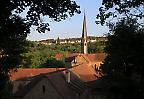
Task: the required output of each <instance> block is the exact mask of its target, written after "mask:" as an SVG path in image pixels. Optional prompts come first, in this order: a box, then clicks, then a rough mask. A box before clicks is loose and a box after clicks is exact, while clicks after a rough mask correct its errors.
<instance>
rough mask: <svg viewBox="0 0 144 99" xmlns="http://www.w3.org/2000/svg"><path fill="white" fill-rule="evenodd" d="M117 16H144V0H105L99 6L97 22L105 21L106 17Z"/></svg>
mask: <svg viewBox="0 0 144 99" xmlns="http://www.w3.org/2000/svg"><path fill="white" fill-rule="evenodd" d="M110 17H111V19H113V18H115V17H123V18H124V17H126V18H132V19H133V18H137V19H143V18H144V0H103V1H102V6H101V7H100V8H99V14H98V15H97V19H100V20H98V21H96V23H101V24H102V25H103V24H104V23H105V21H106V19H108V18H110Z"/></svg>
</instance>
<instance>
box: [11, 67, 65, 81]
mask: <svg viewBox="0 0 144 99" xmlns="http://www.w3.org/2000/svg"><path fill="white" fill-rule="evenodd" d="M63 69H65V68H32V69H31V68H19V69H17V70H16V71H15V70H12V71H11V72H10V80H12V81H14V80H19V79H23V78H28V77H33V76H36V75H40V74H44V73H50V72H54V71H58V70H63Z"/></svg>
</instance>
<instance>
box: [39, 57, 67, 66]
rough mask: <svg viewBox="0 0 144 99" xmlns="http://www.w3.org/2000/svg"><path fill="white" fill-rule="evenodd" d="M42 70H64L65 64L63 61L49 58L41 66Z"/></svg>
mask: <svg viewBox="0 0 144 99" xmlns="http://www.w3.org/2000/svg"><path fill="white" fill-rule="evenodd" d="M40 67H42V68H64V67H65V64H64V62H63V61H62V60H56V59H55V58H48V59H47V60H46V62H45V63H44V64H41V65H40Z"/></svg>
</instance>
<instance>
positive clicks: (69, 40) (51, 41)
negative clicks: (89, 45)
mask: <svg viewBox="0 0 144 99" xmlns="http://www.w3.org/2000/svg"><path fill="white" fill-rule="evenodd" d="M99 41H107V38H106V37H95V36H88V42H99ZM39 43H40V44H45V45H52V44H54V45H55V44H69V43H71V44H73V43H81V38H67V39H60V38H58V39H47V40H41V41H39Z"/></svg>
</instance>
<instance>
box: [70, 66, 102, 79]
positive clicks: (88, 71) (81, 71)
mask: <svg viewBox="0 0 144 99" xmlns="http://www.w3.org/2000/svg"><path fill="white" fill-rule="evenodd" d="M70 71H72V72H73V73H74V74H76V75H77V76H78V77H79V78H80V79H81V80H83V81H84V82H89V81H94V80H97V79H98V77H99V75H98V74H97V73H96V71H95V70H94V69H93V68H92V67H91V66H88V64H82V65H80V66H76V67H73V68H71V69H70Z"/></svg>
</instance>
